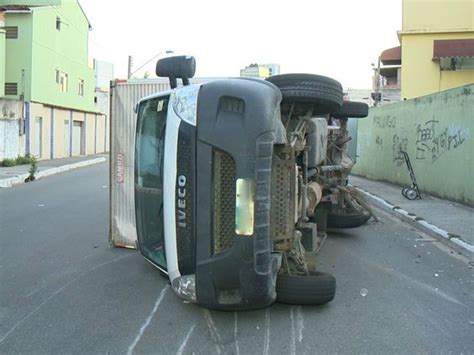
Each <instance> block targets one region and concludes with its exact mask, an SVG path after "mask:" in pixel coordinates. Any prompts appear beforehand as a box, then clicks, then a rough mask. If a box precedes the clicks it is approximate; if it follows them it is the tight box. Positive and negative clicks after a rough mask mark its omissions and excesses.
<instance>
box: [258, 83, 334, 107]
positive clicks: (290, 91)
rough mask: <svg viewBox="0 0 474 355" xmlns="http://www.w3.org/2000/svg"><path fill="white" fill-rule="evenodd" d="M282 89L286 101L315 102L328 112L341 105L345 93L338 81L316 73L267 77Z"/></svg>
mask: <svg viewBox="0 0 474 355" xmlns="http://www.w3.org/2000/svg"><path fill="white" fill-rule="evenodd" d="M266 80H267V81H269V82H271V83H272V84H275V85H276V86H277V87H278V88H279V89H280V91H281V94H282V96H283V101H282V103H284V102H301V103H314V104H316V105H318V111H321V113H328V112H331V111H334V110H336V109H338V108H340V107H341V105H342V102H343V93H342V86H341V83H339V82H338V81H336V80H334V79H331V78H328V77H325V76H321V75H314V74H282V75H275V76H271V77H269V78H267V79H266Z"/></svg>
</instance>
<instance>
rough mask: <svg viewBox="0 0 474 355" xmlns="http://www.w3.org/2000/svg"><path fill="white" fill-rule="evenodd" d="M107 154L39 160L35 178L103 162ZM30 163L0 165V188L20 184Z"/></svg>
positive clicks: (26, 173) (23, 180)
mask: <svg viewBox="0 0 474 355" xmlns="http://www.w3.org/2000/svg"><path fill="white" fill-rule="evenodd" d="M108 156H109V155H108V154H107V153H104V154H96V155H86V156H80V157H72V158H64V159H53V160H40V161H38V162H37V165H38V171H37V173H36V174H35V177H36V179H41V178H43V177H46V176H49V175H54V174H58V173H61V172H64V171H68V170H72V169H77V168H80V167H83V166H88V165H93V164H98V163H103V162H105V161H106V160H107V159H108ZM30 167H31V164H24V165H16V166H11V167H0V188H2V187H12V186H14V185H17V184H22V183H24V182H25V179H26V178H27V177H28V175H29V173H28V170H29V169H30Z"/></svg>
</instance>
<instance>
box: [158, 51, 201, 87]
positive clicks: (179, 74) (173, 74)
mask: <svg viewBox="0 0 474 355" xmlns="http://www.w3.org/2000/svg"><path fill="white" fill-rule="evenodd" d="M195 72H196V59H194V57H191V56H185V55H182V56H175V57H168V58H162V59H160V60H159V61H158V62H157V63H156V75H158V76H161V77H167V78H169V79H170V86H171V88H172V89H174V88H175V87H176V86H177V81H176V79H182V80H183V85H189V78H192V77H193V76H194V74H195Z"/></svg>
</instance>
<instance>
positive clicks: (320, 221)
mask: <svg viewBox="0 0 474 355" xmlns="http://www.w3.org/2000/svg"><path fill="white" fill-rule="evenodd" d="M194 72H195V60H194V58H192V57H184V56H183V57H171V58H165V59H162V60H160V61H159V62H158V64H157V75H158V76H165V77H169V78H170V85H171V88H172V89H171V90H169V91H165V92H160V93H157V94H154V95H151V96H148V97H145V98H143V99H141V100H140V102H139V103H138V104H137V108H136V111H137V125H136V127H137V128H136V140H135V159H134V161H135V185H134V186H135V211H136V226H137V227H136V228H137V236H138V247H139V249H140V251H141V253H142V254H143V255H144V256H145V258H146V259H147V260H148V261H150V262H151V263H152V264H153V265H155V266H156V267H157V268H158V269H159V270H160V271H161V272H162V274H163V275H165V276H166V277H168V278H169V280H170V283H171V285H172V288H173V290H174V291H175V293H176V294H177V295H178V296H180V297H182V298H184V299H186V300H188V301H190V302H196V303H198V304H200V305H202V306H204V307H207V308H212V309H221V310H244V309H255V308H262V307H266V306H268V305H270V304H272V303H273V302H275V300H276V301H279V302H283V303H289V304H324V303H327V302H330V301H331V300H332V299H333V298H334V295H335V290H336V280H335V278H334V277H333V276H331V275H329V274H327V273H324V272H320V271H319V270H318V271H316V270H315V267H314V265H313V264H311V265H310V264H309V263H308V258H307V255H308V253H309V254H314V253H315V252H317V251H318V249H319V248H320V246H321V245H322V242H323V240H324V238H325V237H326V225H327V222H328V221H331V218H332V221H333V222H331V223H332V224H334V220H336V223H335V224H337V220H338V217H340V218H343V219H344V218H346V219H347V218H349V220H350V221H351V223H352V224H351V223H349V225H347V223H346V227H353V226H356V225H354V221H353V219H351V217H350V216H352V215H354V213H356V214H359V215H360V214H361V213H362V214H363V217H361V218H362V219H364V218H366V216H367V215H366V212H365V210H364V208H363V207H362V208H361V209H359V207H360V206H361V205H363V202H360V201H358V199H357V197H354V196H353V195H352V194H351V192H350V190H349V189H348V188H347V186H346V185H347V174H348V172H349V171H350V168H351V166H352V165H351V164H350V158H348V157H347V156H346V155H345V154H344V153H340V152H341V151H344V145H345V143H346V142H347V134H346V133H344V132H345V126H344V118H343V117H342V115H344V112H343V111H344V106H347V104H346V105H344V104H343V93H342V87H341V85H340V83H339V82H337V81H335V80H333V79H330V78H327V77H323V76H318V75H310V74H287V75H279V76H274V77H271V78H269V79H268V80H267V81H264V80H257V79H248V78H247V79H245V78H236V79H221V80H213V81H211V82H207V83H204V84H192V85H190V84H189V78H191V77H192V76H193V75H194ZM177 79H182V81H183V84H184V85H183V86H182V87H177ZM357 107H358V108H359V109H361V107H359V105H357ZM363 109H365V111H364V112H360V114H359V116H364V115H366V111H367V106H366V105H365V108H363ZM346 111H347V107H346ZM362 111H363V110H362ZM341 112H342V113H341ZM332 113H340V114H339V115H338V114H335V115H331V114H332ZM346 113H348V114H349V115H348V116H350V115H351V112H346ZM331 117H334V118H337V117H339V119H340V118H341V117H342V120H340V121H341V122H342V127H341V125H340V126H339V131H338V132H339V133H338V134H337V135H339V136H340V137H333V136H334V134H331V129H330V127H333V130H334V126H333V125H332V123H331V122H330V120H331V119H332V118H331ZM328 123H329V124H328ZM328 127H329V129H328ZM328 142H330V144H329V145H328ZM334 147H337V149H336V148H334ZM334 149H335V150H336V151H337V152H336V151H333V150H334ZM339 153H340V154H339ZM328 162H330V163H331V164H328ZM348 216H349V217H348ZM359 217H360V216H359ZM364 222H365V221H364ZM361 223H363V222H360V221H359V220H358V221H357V222H356V224H358V225H360V224H361Z"/></svg>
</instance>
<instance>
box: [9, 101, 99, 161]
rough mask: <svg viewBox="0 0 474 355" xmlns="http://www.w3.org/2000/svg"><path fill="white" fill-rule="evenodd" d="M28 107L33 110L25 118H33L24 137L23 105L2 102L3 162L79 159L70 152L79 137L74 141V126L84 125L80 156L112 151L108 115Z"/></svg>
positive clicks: (40, 106) (38, 105)
mask: <svg viewBox="0 0 474 355" xmlns="http://www.w3.org/2000/svg"><path fill="white" fill-rule="evenodd" d="M28 105H29V109H28V111H25V115H27V114H29V119H27V120H25V124H26V122H29V125H28V127H27V129H25V133H24V134H23V133H22V134H20V132H22V131H21V130H20V124H21V122H22V120H21V119H20V118H21V117H22V115H23V104H22V102H21V101H18V100H9V99H0V160H2V159H5V158H15V157H17V156H19V155H20V156H24V155H26V154H28V153H29V154H32V155H34V156H36V157H37V158H38V160H43V159H59V158H67V157H70V156H74V155H79V153H77V152H74V150H73V149H71V148H70V147H72V146H73V145H74V144H75V143H76V142H75V139H77V137H74V136H72V137H71V135H72V127H73V124H74V122H82V137H80V138H79V139H81V141H82V142H81V146H82V151H81V152H80V154H86V155H87V154H96V153H104V152H106V151H108V147H107V145H106V134H107V131H106V128H107V127H106V116H105V115H102V114H96V113H85V112H81V111H71V110H68V109H62V108H57V107H51V106H46V105H43V104H40V103H35V102H31V103H29V104H28ZM38 119H41V125H39V124H36V122H37V120H38ZM71 119H72V120H71ZM65 122H67V125H65ZM39 129H41V131H39ZM107 130H108V129H107ZM27 138H28V142H29V150H28V151H27V145H26V140H27ZM39 139H40V140H39Z"/></svg>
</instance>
